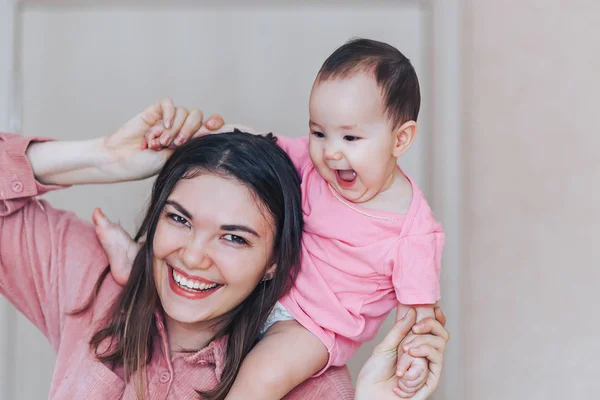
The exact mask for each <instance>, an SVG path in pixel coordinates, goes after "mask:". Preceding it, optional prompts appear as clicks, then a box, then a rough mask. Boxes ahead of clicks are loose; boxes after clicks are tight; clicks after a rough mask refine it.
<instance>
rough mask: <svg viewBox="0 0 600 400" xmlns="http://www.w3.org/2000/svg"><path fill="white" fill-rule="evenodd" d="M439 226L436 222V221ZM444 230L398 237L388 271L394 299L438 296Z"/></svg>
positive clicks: (409, 301) (425, 300)
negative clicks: (395, 251) (391, 263)
mask: <svg viewBox="0 0 600 400" xmlns="http://www.w3.org/2000/svg"><path fill="white" fill-rule="evenodd" d="M438 226H439V225H438ZM443 248H444V232H442V231H441V227H440V230H439V231H435V232H431V233H428V234H424V235H415V236H407V237H405V238H402V239H400V241H399V243H398V247H397V253H396V260H395V262H394V269H393V272H392V282H393V284H394V287H395V288H396V297H397V298H398V302H400V303H401V304H405V305H415V304H434V303H435V302H436V301H438V300H439V299H440V283H439V281H440V269H441V258H442V250H443Z"/></svg>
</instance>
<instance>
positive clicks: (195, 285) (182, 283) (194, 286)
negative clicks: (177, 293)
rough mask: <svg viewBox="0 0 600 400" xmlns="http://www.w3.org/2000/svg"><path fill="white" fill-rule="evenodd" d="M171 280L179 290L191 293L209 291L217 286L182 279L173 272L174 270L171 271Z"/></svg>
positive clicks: (216, 284)
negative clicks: (190, 291)
mask: <svg viewBox="0 0 600 400" xmlns="http://www.w3.org/2000/svg"><path fill="white" fill-rule="evenodd" d="M173 280H174V281H175V283H176V284H177V286H179V287H180V288H182V289H185V290H192V291H203V290H210V289H214V288H215V287H217V286H218V285H219V284H218V283H204V282H198V281H195V280H193V279H188V278H184V277H183V276H181V275H179V274H178V273H177V272H175V269H173Z"/></svg>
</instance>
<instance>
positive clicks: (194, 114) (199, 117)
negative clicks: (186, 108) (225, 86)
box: [173, 110, 204, 146]
mask: <svg viewBox="0 0 600 400" xmlns="http://www.w3.org/2000/svg"><path fill="white" fill-rule="evenodd" d="M203 120H204V114H203V113H202V111H200V110H192V111H190V113H189V115H188V116H187V118H186V119H185V121H184V123H183V126H182V127H181V130H180V131H179V133H178V134H177V135H176V137H175V139H174V140H173V144H174V145H175V146H179V145H182V144H183V143H185V142H187V141H188V140H189V139H190V138H191V137H192V136H193V135H194V134H195V133H196V131H198V129H200V128H201V127H202V121H203Z"/></svg>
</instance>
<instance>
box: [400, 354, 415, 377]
mask: <svg viewBox="0 0 600 400" xmlns="http://www.w3.org/2000/svg"><path fill="white" fill-rule="evenodd" d="M413 361H414V357H412V356H410V355H409V354H408V353H401V354H399V355H398V364H397V366H396V376H397V377H398V378H402V377H403V376H404V374H405V373H406V371H408V369H409V368H410V366H411V365H412V362H413Z"/></svg>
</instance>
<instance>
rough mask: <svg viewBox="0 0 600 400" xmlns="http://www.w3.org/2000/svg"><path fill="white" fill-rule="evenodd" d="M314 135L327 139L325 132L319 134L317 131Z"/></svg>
mask: <svg viewBox="0 0 600 400" xmlns="http://www.w3.org/2000/svg"><path fill="white" fill-rule="evenodd" d="M312 134H313V135H315V136H316V137H318V138H324V137H325V134H324V133H323V132H317V131H315V132H313V133H312Z"/></svg>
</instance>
